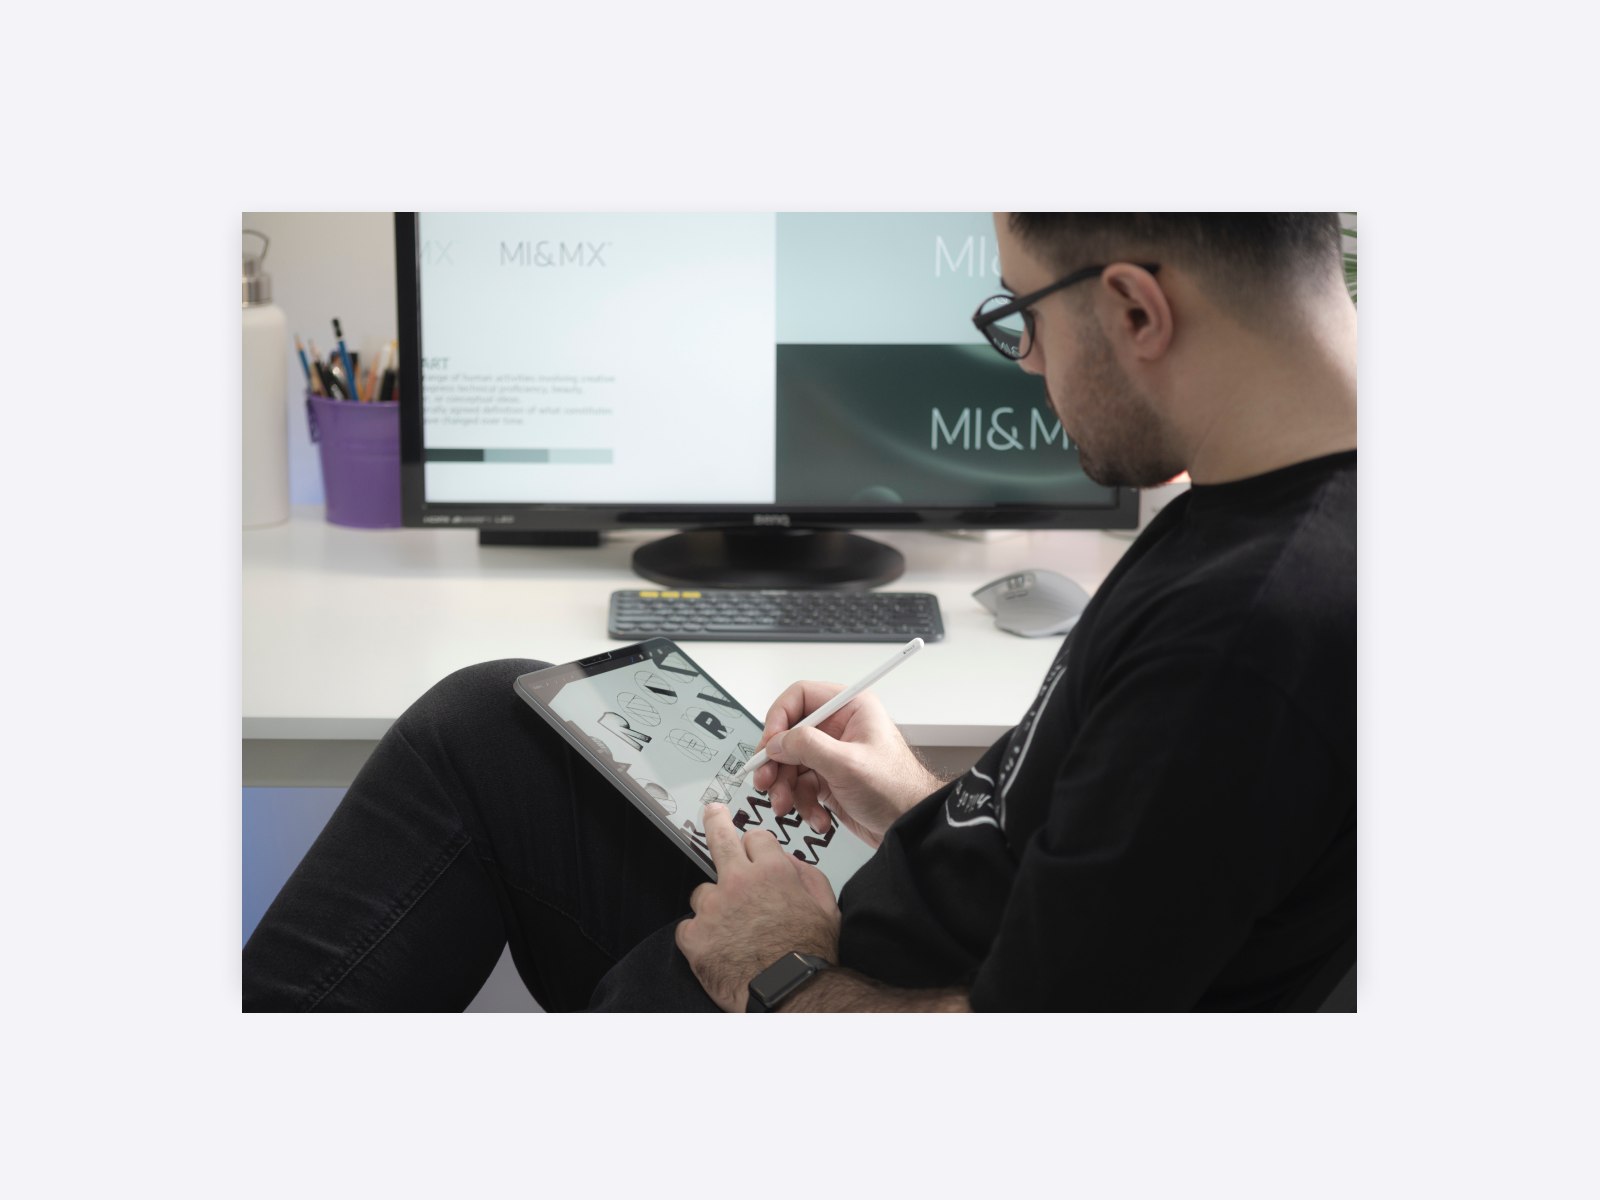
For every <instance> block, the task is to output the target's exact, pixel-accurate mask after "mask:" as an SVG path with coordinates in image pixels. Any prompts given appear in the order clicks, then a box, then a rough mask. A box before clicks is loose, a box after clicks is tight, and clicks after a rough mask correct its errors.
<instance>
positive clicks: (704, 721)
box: [683, 708, 728, 742]
mask: <svg viewBox="0 0 1600 1200" xmlns="http://www.w3.org/2000/svg"><path fill="white" fill-rule="evenodd" d="M683 715H684V716H686V717H688V718H689V720H691V721H693V722H694V723H695V724H696V725H698V726H700V728H701V729H704V730H705V731H706V732H707V733H709V734H710V735H711V736H712V737H714V738H716V739H717V741H719V742H720V741H723V740H724V739H726V738H727V736H728V727H727V726H726V725H724V724H723V723H722V722H721V721H719V720H717V714H716V713H713V712H707V711H706V710H705V709H703V708H691V709H690V710H689V711H688V712H686V713H684V714H683Z"/></svg>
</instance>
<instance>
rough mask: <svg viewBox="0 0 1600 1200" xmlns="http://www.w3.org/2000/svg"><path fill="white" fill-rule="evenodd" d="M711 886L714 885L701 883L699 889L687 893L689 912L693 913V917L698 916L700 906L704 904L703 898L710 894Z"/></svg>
mask: <svg viewBox="0 0 1600 1200" xmlns="http://www.w3.org/2000/svg"><path fill="white" fill-rule="evenodd" d="M713 886H715V885H713V884H710V883H702V884H701V885H700V886H699V887H697V888H695V890H694V891H692V892H690V893H689V911H690V912H692V913H694V915H695V916H697V917H698V916H699V915H700V905H701V904H702V903H703V902H704V900H705V898H706V897H707V896H709V895H710V894H711V889H712V887H713Z"/></svg>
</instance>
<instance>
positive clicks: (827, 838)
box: [791, 817, 839, 866]
mask: <svg viewBox="0 0 1600 1200" xmlns="http://www.w3.org/2000/svg"><path fill="white" fill-rule="evenodd" d="M837 828H839V818H838V817H835V818H834V819H833V824H831V825H829V826H828V832H827V833H825V834H823V835H822V836H821V837H813V836H812V835H811V834H809V833H808V834H806V836H805V838H804V839H803V840H804V841H805V844H806V850H809V851H811V857H810V858H807V857H806V851H805V850H794V851H791V853H792V854H793V855H794V856H795V857H796V858H798V859H799V860H800V861H801V862H808V863H810V864H811V865H812V866H816V865H817V860H818V858H819V857H820V856H819V855H818V854H817V847H819V846H826V845H827V844H828V843H829V842H831V841H833V831H834V830H835V829H837Z"/></svg>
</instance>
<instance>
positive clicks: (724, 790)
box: [516, 638, 872, 896]
mask: <svg viewBox="0 0 1600 1200" xmlns="http://www.w3.org/2000/svg"><path fill="white" fill-rule="evenodd" d="M516 689H517V694H518V695H519V696H521V697H522V698H523V699H524V700H525V701H527V702H528V704H529V705H530V706H531V707H532V708H533V711H534V712H536V713H538V714H539V715H540V716H541V717H543V718H544V719H545V720H546V721H548V722H550V724H551V725H552V726H554V727H555V730H556V732H557V733H559V734H561V736H562V737H564V738H566V740H567V741H568V742H569V743H571V744H572V746H573V747H574V748H575V749H576V750H577V751H578V753H579V754H581V755H583V756H584V757H585V758H586V759H588V760H589V761H590V762H591V763H593V764H594V765H595V767H597V768H598V769H599V771H600V773H601V775H603V776H604V777H605V778H606V779H607V780H608V781H609V782H610V783H611V784H612V786H614V787H615V788H616V789H617V790H618V791H619V792H621V793H622V794H623V795H624V796H626V797H627V798H628V799H629V800H631V801H632V802H633V804H634V806H635V807H636V808H638V809H639V811H640V812H642V813H644V815H645V816H647V817H649V818H650V820H651V821H653V822H654V823H655V824H656V826H657V827H658V828H660V830H661V831H662V833H663V834H664V835H666V836H667V837H669V838H671V839H672V841H673V843H674V844H675V845H677V847H678V848H679V849H680V850H682V851H683V852H684V853H685V854H687V855H688V856H689V857H690V858H691V859H693V860H694V861H695V862H696V863H697V864H699V866H700V869H701V870H703V871H704V872H705V873H706V876H707V877H708V878H710V879H713V880H714V879H716V877H717V872H716V868H715V866H714V865H713V864H712V861H711V853H710V851H709V850H707V849H706V834H705V825H704V824H703V823H702V821H701V812H702V810H703V809H704V808H705V806H706V805H707V804H710V803H712V802H713V801H715V802H717V803H720V804H726V805H727V806H728V811H729V812H730V813H731V814H732V815H733V823H734V825H735V826H736V827H737V828H738V829H739V830H741V831H744V830H749V829H766V830H770V831H771V832H772V833H773V834H774V835H775V836H776V837H777V839H778V842H779V844H780V845H781V846H783V847H784V849H785V850H787V851H788V852H789V853H790V854H792V855H794V856H795V858H797V859H799V860H800V861H801V862H808V863H811V864H812V865H813V866H816V867H817V868H818V869H820V870H821V871H822V873H823V874H824V875H826V876H827V877H828V882H829V883H831V884H832V885H833V894H834V895H835V896H837V895H838V894H839V889H840V888H842V887H843V886H844V884H845V880H847V879H849V878H850V876H851V875H853V874H855V872H856V870H857V869H858V868H859V867H860V866H861V865H862V864H863V863H865V862H866V861H867V859H869V858H871V857H872V851H871V849H869V848H868V846H867V845H866V843H864V842H863V841H861V839H860V838H858V837H856V836H855V835H854V834H853V833H851V832H850V831H849V830H848V829H846V828H844V826H843V825H841V824H840V823H839V822H838V821H837V820H835V821H834V822H833V823H832V824H831V825H830V826H829V827H828V832H827V833H825V834H817V833H814V832H812V830H811V827H810V826H809V825H807V824H806V823H805V822H804V821H803V820H802V819H801V817H800V814H799V813H798V812H793V813H790V814H789V815H788V816H784V817H780V816H778V815H776V814H775V813H774V812H773V811H772V804H771V802H770V801H769V800H768V799H767V794H766V793H765V792H758V791H756V790H755V788H754V787H753V786H752V784H751V780H749V779H746V780H745V781H744V783H743V784H740V783H737V782H735V777H736V776H737V775H738V774H739V772H740V771H741V770H742V769H743V768H744V764H745V762H746V761H747V760H748V759H749V758H750V756H751V755H752V754H754V753H755V752H756V747H757V746H758V745H759V744H760V742H761V729H762V723H761V721H759V720H758V719H757V718H756V717H754V716H753V715H751V713H750V710H749V709H747V708H745V707H744V705H742V704H740V703H739V702H738V701H737V700H735V699H734V698H733V696H732V695H730V694H729V693H728V692H727V691H726V690H725V689H724V688H722V687H720V686H719V685H718V684H717V682H716V680H714V679H712V678H711V676H710V675H708V674H707V673H706V672H705V670H704V669H703V668H702V667H700V666H699V664H697V663H696V662H695V661H694V660H693V659H692V658H690V657H689V656H688V655H687V654H685V653H684V652H683V651H682V649H680V648H679V647H678V645H677V644H676V643H675V642H672V641H669V640H668V639H666V638H651V639H649V640H648V641H644V642H639V643H637V644H636V645H632V646H624V647H623V648H621V649H620V650H611V651H607V652H606V653H604V654H596V655H595V656H594V657H593V658H584V659H579V660H578V661H577V662H573V663H567V664H565V665H563V666H559V667H547V668H545V669H544V670H543V671H533V672H531V673H529V674H527V675H523V676H521V677H520V678H519V679H518V680H517V682H516Z"/></svg>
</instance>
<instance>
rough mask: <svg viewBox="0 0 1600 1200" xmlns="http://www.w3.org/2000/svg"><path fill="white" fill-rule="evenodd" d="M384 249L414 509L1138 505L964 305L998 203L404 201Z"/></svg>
mask: <svg viewBox="0 0 1600 1200" xmlns="http://www.w3.org/2000/svg"><path fill="white" fill-rule="evenodd" d="M397 246H398V248H399V263H400V275H401V279H400V288H399V293H400V302H401V310H402V311H401V314H400V317H401V329H402V340H403V341H408V340H409V341H411V342H412V343H413V345H412V348H411V353H410V354H409V355H408V356H407V357H408V358H409V359H410V362H409V363H408V364H407V366H409V367H410V368H411V370H410V372H409V374H410V376H411V377H410V379H409V381H407V380H405V379H404V378H403V389H402V390H403V391H406V390H411V391H413V392H414V395H413V396H412V397H410V398H409V400H410V402H409V403H408V405H407V408H408V409H409V410H410V411H408V412H407V414H406V426H407V429H406V438H405V442H406V444H405V447H404V455H403V456H404V459H405V462H406V471H405V472H404V473H405V475H406V489H405V490H406V499H407V504H406V508H407V521H408V523H410V524H433V523H447V522H448V523H462V518H463V517H465V518H469V519H470V520H471V523H478V524H481V523H485V522H489V523H499V524H504V525H514V524H522V523H524V521H523V520H522V518H526V517H528V516H530V515H532V514H537V513H539V512H540V511H541V510H555V511H560V512H564V513H565V514H566V519H565V522H564V523H565V524H568V525H572V526H573V527H575V528H577V527H586V528H595V527H600V526H603V525H605V524H609V523H647V522H648V520H649V519H650V518H651V517H653V516H654V517H659V518H662V519H659V520H657V521H656V522H655V523H657V524H669V523H682V522H683V521H684V520H685V519H686V517H687V516H688V515H693V514H703V515H704V518H705V520H706V521H707V522H708V523H710V522H712V521H714V520H715V519H716V518H717V515H718V514H719V513H721V514H728V513H732V512H760V511H761V510H775V509H777V510H783V511H784V512H785V513H793V514H797V515H796V516H795V518H794V519H795V520H796V521H797V522H800V521H805V520H807V517H808V514H809V515H810V516H813V517H815V518H816V519H817V522H818V523H822V524H840V523H847V524H850V525H853V526H858V527H868V528H871V527H885V526H892V525H898V524H904V523H906V522H907V518H908V517H910V516H912V515H913V514H916V519H917V520H918V521H919V522H920V523H924V524H928V525H932V526H935V527H937V526H941V525H942V526H946V527H948V526H951V525H962V524H969V525H970V524H988V525H993V526H1004V525H1007V524H1014V525H1026V526H1041V525H1043V526H1058V527H1059V526H1080V527H1082V526H1089V527H1095V526H1102V527H1110V526H1117V525H1131V524H1133V520H1132V518H1131V515H1130V514H1131V511H1132V508H1133V507H1134V505H1136V501H1133V500H1132V493H1130V492H1127V491H1125V490H1119V489H1114V488H1104V487H1101V486H1099V485H1097V484H1095V483H1094V482H1093V481H1091V480H1090V479H1088V478H1087V477H1086V476H1085V475H1084V474H1083V472H1082V470H1081V469H1080V467H1079V465H1078V457H1077V452H1076V448H1075V447H1074V446H1073V445H1072V443H1071V442H1070V440H1069V439H1068V438H1067V437H1066V435H1065V433H1064V432H1063V430H1062V428H1061V423H1060V421H1059V420H1058V419H1057V418H1056V415H1055V414H1054V412H1052V411H1051V408H1050V405H1049V403H1048V401H1047V400H1046V398H1045V392H1044V387H1043V383H1042V381H1041V380H1040V379H1039V378H1038V377H1037V376H1033V375H1029V374H1027V373H1025V372H1024V371H1022V370H1021V369H1020V368H1019V367H1018V366H1016V364H1014V363H1012V362H1009V361H1007V360H1006V359H1004V358H1002V357H1001V356H1000V355H998V354H997V353H995V351H994V350H993V349H992V348H991V347H990V346H989V345H988V344H987V342H985V341H984V339H983V337H982V335H980V334H979V333H978V332H977V330H976V329H975V328H974V327H973V325H972V322H971V319H970V318H971V314H972V312H973V311H974V309H976V308H977V306H978V305H979V303H980V302H981V301H982V300H983V299H984V298H985V297H988V296H990V295H993V294H995V293H996V292H999V291H1001V290H1002V287H1001V284H1000V279H999V260H998V256H997V252H996V247H995V236H994V227H993V223H992V218H991V216H990V214H988V213H525V214H492V213H472V214H444V213H420V214H416V215H415V217H414V218H413V217H412V215H411V214H401V215H400V218H399V219H397ZM408 307H409V308H410V310H411V311H410V312H409V314H408V311H407V309H408ZM402 349H403V351H404V349H405V347H402ZM403 374H404V373H403ZM407 382H409V385H410V386H409V388H407V387H406V386H405V384H406V383H407ZM403 399H404V397H403ZM585 511H587V512H588V514H589V516H588V519H586V520H574V519H573V517H575V516H576V515H577V514H579V513H582V512H585ZM491 514H492V515H491ZM529 523H538V524H543V525H544V526H545V527H550V526H551V524H552V522H551V521H550V520H545V521H543V522H529ZM554 523H556V524H560V523H563V522H562V520H561V519H560V518H557V520H556V521H555V522H554Z"/></svg>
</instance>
